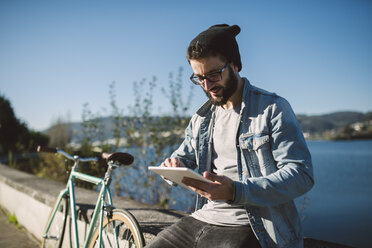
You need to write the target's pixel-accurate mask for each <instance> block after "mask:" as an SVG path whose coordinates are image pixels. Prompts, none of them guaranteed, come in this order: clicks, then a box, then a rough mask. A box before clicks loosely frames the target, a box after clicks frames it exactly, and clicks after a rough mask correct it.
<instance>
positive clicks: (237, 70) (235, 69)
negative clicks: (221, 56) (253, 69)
mask: <svg viewBox="0 0 372 248" xmlns="http://www.w3.org/2000/svg"><path fill="white" fill-rule="evenodd" d="M230 65H231V68H232V69H233V71H234V72H235V73H238V72H239V67H238V66H236V65H235V64H234V63H233V62H231V63H230Z"/></svg>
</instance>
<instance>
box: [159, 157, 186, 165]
mask: <svg viewBox="0 0 372 248" xmlns="http://www.w3.org/2000/svg"><path fill="white" fill-rule="evenodd" d="M160 167H185V166H184V165H183V164H182V162H181V161H180V160H179V159H178V158H167V159H165V160H164V162H163V163H161V164H160Z"/></svg>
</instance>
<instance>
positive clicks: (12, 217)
mask: <svg viewBox="0 0 372 248" xmlns="http://www.w3.org/2000/svg"><path fill="white" fill-rule="evenodd" d="M0 210H1V211H2V212H3V213H4V214H5V215H6V216H7V218H8V222H9V223H11V224H13V225H15V227H17V228H18V229H20V230H22V226H21V225H20V224H19V222H18V219H17V216H16V215H15V214H10V213H8V212H7V211H5V210H4V209H3V208H0Z"/></svg>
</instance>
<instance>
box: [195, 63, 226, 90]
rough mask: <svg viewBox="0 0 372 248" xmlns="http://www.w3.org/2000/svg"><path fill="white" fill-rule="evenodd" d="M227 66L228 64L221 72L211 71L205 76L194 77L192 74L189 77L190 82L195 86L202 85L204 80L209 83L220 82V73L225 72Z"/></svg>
mask: <svg viewBox="0 0 372 248" xmlns="http://www.w3.org/2000/svg"><path fill="white" fill-rule="evenodd" d="M228 66H229V63H227V64H226V65H225V66H224V67H223V68H222V69H221V70H219V71H212V72H209V73H207V74H205V75H204V76H203V75H195V74H194V73H193V74H192V75H191V77H190V80H191V81H192V82H193V83H194V84H196V85H203V84H204V82H205V80H208V81H209V82H211V83H215V82H218V81H220V80H222V72H224V70H226V68H227V67H228Z"/></svg>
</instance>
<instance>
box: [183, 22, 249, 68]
mask: <svg viewBox="0 0 372 248" xmlns="http://www.w3.org/2000/svg"><path fill="white" fill-rule="evenodd" d="M239 33H240V27H239V26H237V25H233V26H229V25H227V24H220V25H214V26H212V27H210V28H209V29H207V30H205V31H203V32H201V33H200V34H199V35H198V36H196V37H195V38H194V39H193V40H192V41H191V42H190V45H189V47H188V48H187V52H186V57H187V60H188V61H190V60H192V59H194V60H198V59H203V58H207V57H211V56H217V57H219V58H220V59H221V60H223V61H226V62H229V63H231V62H232V63H233V64H234V65H236V66H237V67H238V69H239V71H240V70H241V68H242V64H241V60H240V53H239V47H238V43H237V42H236V40H235V36H236V35H238V34H239Z"/></svg>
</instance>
